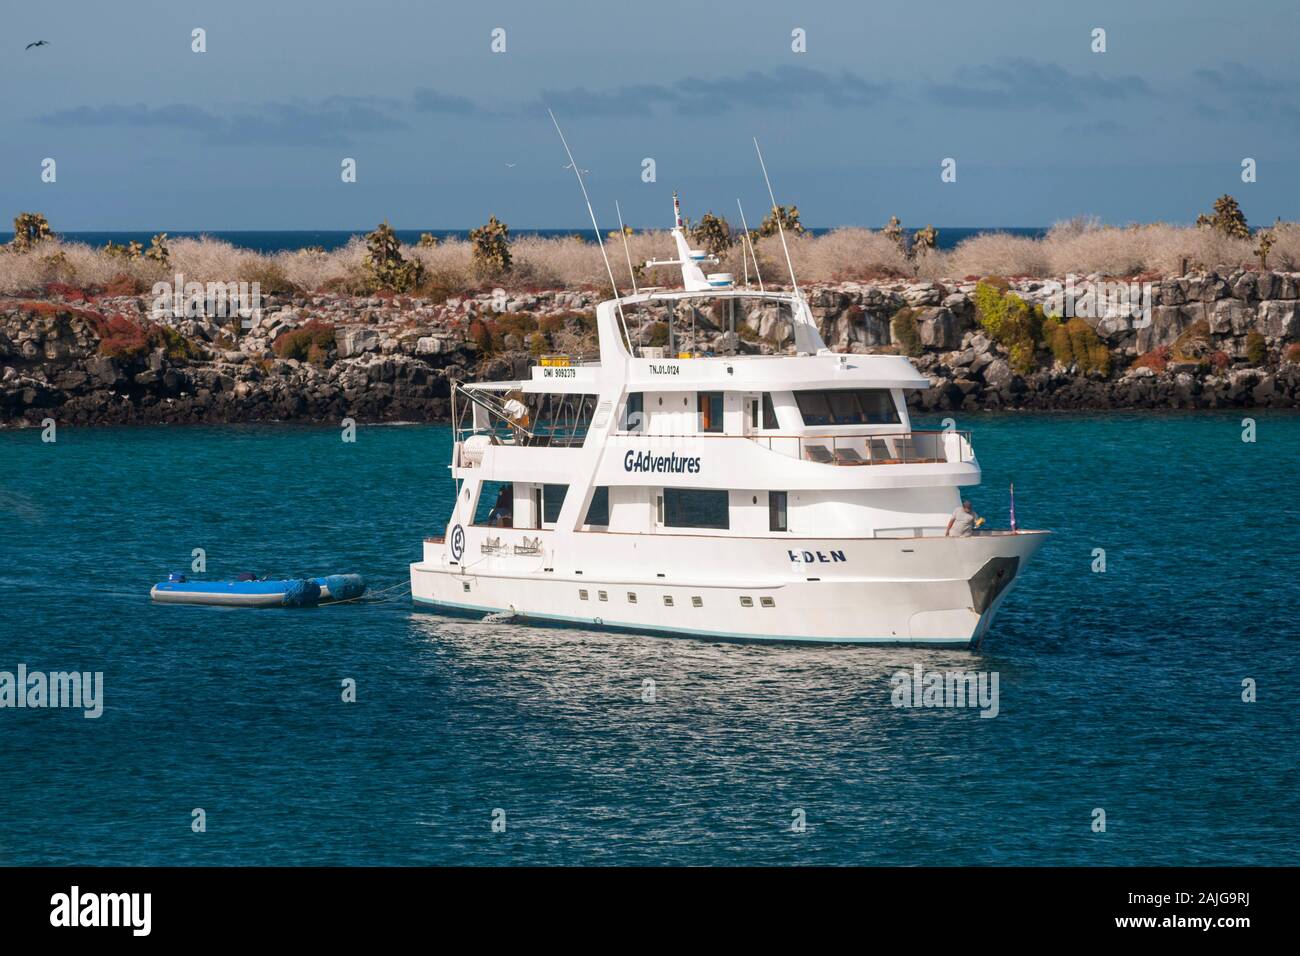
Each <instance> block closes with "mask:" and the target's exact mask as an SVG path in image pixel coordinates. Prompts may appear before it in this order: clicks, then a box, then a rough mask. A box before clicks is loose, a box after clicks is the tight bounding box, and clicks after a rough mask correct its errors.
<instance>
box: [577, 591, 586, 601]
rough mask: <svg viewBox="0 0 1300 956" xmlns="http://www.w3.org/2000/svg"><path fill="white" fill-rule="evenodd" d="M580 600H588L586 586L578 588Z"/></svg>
mask: <svg viewBox="0 0 1300 956" xmlns="http://www.w3.org/2000/svg"><path fill="white" fill-rule="evenodd" d="M578 600H579V601H585V600H587V589H586V588H579V589H578Z"/></svg>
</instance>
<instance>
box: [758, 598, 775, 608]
mask: <svg viewBox="0 0 1300 956" xmlns="http://www.w3.org/2000/svg"><path fill="white" fill-rule="evenodd" d="M758 603H759V604H761V605H763V607H776V598H770V597H761V598H759V599H758Z"/></svg>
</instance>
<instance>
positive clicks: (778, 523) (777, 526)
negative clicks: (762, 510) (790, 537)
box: [767, 491, 790, 531]
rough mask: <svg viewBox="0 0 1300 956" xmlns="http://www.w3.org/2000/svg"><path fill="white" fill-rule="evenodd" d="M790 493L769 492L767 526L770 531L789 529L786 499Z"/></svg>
mask: <svg viewBox="0 0 1300 956" xmlns="http://www.w3.org/2000/svg"><path fill="white" fill-rule="evenodd" d="M787 498H788V493H787V492H784V491H769V492H768V493H767V528H768V530H769V531H789V530H790V528H789V526H788V524H787V522H786V500H787Z"/></svg>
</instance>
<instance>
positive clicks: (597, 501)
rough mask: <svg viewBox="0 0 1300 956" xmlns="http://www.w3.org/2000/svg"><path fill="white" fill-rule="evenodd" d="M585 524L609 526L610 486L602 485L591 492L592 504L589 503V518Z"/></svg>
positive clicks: (601, 526)
mask: <svg viewBox="0 0 1300 956" xmlns="http://www.w3.org/2000/svg"><path fill="white" fill-rule="evenodd" d="M583 523H584V524H587V525H591V526H593V527H599V528H607V527H609V488H608V487H606V486H605V485H600V486H599V487H598V488H596V490H595V491H593V492H592V493H591V504H589V505H587V520H586V521H585V522H583Z"/></svg>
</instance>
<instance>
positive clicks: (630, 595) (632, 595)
mask: <svg viewBox="0 0 1300 956" xmlns="http://www.w3.org/2000/svg"><path fill="white" fill-rule="evenodd" d="M627 603H628V604H635V603H636V592H635V591H628V592H627Z"/></svg>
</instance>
